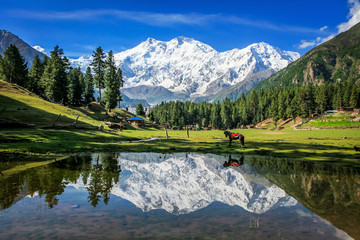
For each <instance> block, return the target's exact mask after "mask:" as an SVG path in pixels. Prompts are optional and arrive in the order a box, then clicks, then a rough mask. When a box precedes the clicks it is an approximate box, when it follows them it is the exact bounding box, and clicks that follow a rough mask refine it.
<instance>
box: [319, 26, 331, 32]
mask: <svg viewBox="0 0 360 240" xmlns="http://www.w3.org/2000/svg"><path fill="white" fill-rule="evenodd" d="M328 28H329V27H328V26H323V27H322V28H320V31H321V32H322V31H324V30H326V29H328Z"/></svg>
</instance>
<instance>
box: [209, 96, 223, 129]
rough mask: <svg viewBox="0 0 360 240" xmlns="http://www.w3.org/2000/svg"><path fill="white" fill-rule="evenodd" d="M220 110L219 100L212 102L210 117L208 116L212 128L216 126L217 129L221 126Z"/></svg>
mask: <svg viewBox="0 0 360 240" xmlns="http://www.w3.org/2000/svg"><path fill="white" fill-rule="evenodd" d="M220 111H221V109H220V103H219V102H217V103H214V104H213V106H212V108H211V117H210V122H211V126H212V127H213V128H218V129H221V128H222V122H221V115H220Z"/></svg>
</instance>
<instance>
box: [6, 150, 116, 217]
mask: <svg viewBox="0 0 360 240" xmlns="http://www.w3.org/2000/svg"><path fill="white" fill-rule="evenodd" d="M118 156H119V154H118V153H109V154H108V153H107V154H98V155H97V156H96V162H95V163H94V164H92V160H93V157H92V156H91V155H81V156H71V157H69V158H67V159H65V160H61V161H57V162H54V163H52V164H49V165H46V166H42V167H38V168H34V169H28V170H26V171H23V172H20V173H17V174H14V175H10V176H8V177H0V189H1V190H0V210H2V209H6V208H9V207H11V206H12V205H13V204H14V203H16V202H17V201H19V200H21V199H22V198H24V197H25V196H27V195H30V196H34V195H35V194H38V195H39V197H43V196H44V197H45V202H46V203H47V204H48V206H49V207H50V208H53V207H54V206H55V205H57V204H58V199H57V196H58V195H61V194H62V193H63V192H64V189H65V188H66V186H67V185H68V184H69V183H70V182H71V183H76V182H77V181H78V180H79V179H80V177H81V179H82V181H83V182H84V183H85V184H87V182H88V180H89V179H90V182H89V187H88V188H87V190H88V192H89V197H88V199H89V202H90V203H91V205H92V206H94V207H96V206H97V204H98V203H99V201H100V199H101V197H102V198H103V201H104V203H105V204H107V203H108V202H109V199H110V192H111V189H112V187H113V186H114V184H116V183H117V182H118V181H119V175H120V172H121V166H120V165H119V164H118V160H117V159H118Z"/></svg>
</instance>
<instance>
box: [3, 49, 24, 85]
mask: <svg viewBox="0 0 360 240" xmlns="http://www.w3.org/2000/svg"><path fill="white" fill-rule="evenodd" d="M27 76H28V69H27V63H26V62H25V59H24V58H23V57H22V56H21V54H20V51H19V49H18V48H17V47H16V46H15V45H13V44H10V46H9V47H8V48H7V49H6V50H5V52H4V57H3V58H2V59H1V61H0V77H1V78H2V79H3V80H5V81H7V82H10V83H16V84H18V85H20V86H23V87H25V85H26V84H27Z"/></svg>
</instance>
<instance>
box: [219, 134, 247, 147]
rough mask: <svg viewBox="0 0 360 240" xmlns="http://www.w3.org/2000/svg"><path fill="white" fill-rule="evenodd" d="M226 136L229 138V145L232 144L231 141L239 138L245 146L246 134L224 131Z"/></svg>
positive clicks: (242, 145)
mask: <svg viewBox="0 0 360 240" xmlns="http://www.w3.org/2000/svg"><path fill="white" fill-rule="evenodd" d="M224 134H225V137H228V138H229V145H230V146H231V142H232V140H233V139H235V140H237V139H239V141H240V143H241V147H242V148H243V147H245V137H244V135H242V134H240V133H231V132H229V131H225V132H224Z"/></svg>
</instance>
